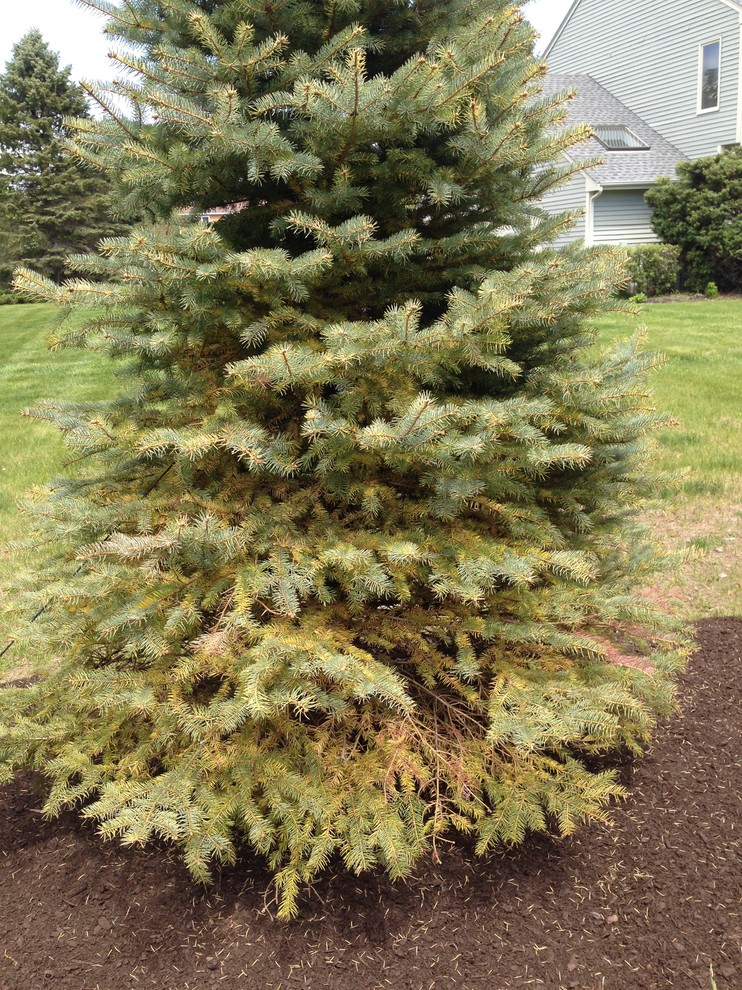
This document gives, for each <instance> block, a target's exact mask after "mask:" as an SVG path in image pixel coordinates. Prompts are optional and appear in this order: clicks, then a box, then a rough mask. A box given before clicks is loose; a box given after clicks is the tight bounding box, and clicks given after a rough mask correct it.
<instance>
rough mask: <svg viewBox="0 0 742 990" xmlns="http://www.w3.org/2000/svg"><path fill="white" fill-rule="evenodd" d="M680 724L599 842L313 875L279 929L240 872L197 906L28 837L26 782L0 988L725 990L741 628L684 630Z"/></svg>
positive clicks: (115, 851) (734, 963) (8, 849)
mask: <svg viewBox="0 0 742 990" xmlns="http://www.w3.org/2000/svg"><path fill="white" fill-rule="evenodd" d="M697 629H698V641H699V651H698V653H697V654H696V656H695V657H694V658H693V659H692V660H691V662H690V665H689V668H688V672H687V673H686V674H685V675H684V676H683V678H682V680H681V692H680V698H681V702H682V713H681V715H680V716H679V717H678V718H677V719H676V720H675V721H674V722H672V724H670V725H668V726H665V727H663V728H662V729H661V730H660V731H659V732H658V733H657V737H656V740H655V743H654V745H653V747H652V750H651V752H650V753H649V754H648V755H647V757H646V758H645V759H643V760H641V761H639V762H637V763H634V764H626V765H625V766H624V767H623V768H622V773H623V775H624V778H625V782H626V783H627V784H628V785H629V787H630V790H631V796H630V799H629V800H628V801H627V802H626V803H625V804H624V805H623V806H621V807H620V808H619V809H617V811H616V813H615V819H614V824H613V826H612V827H610V828H597V829H586V830H584V831H583V832H582V833H580V834H579V835H577V836H576V837H574V838H572V839H570V840H567V841H561V842H557V841H550V840H543V839H541V840H536V841H531V842H529V843H528V845H527V846H526V847H525V848H523V849H521V850H519V851H517V852H503V853H501V854H500V855H498V856H494V857H492V858H491V859H490V860H489V861H486V862H481V861H477V860H474V859H473V858H472V857H471V856H470V855H469V854H468V853H467V852H466V850H465V849H463V848H462V847H459V846H454V847H452V848H450V849H449V850H448V852H447V854H446V857H445V862H444V864H443V865H442V866H434V865H433V864H432V863H428V864H423V866H422V867H421V869H420V870H419V873H418V876H417V878H416V879H414V880H411V881H409V882H408V883H407V884H399V885H397V886H396V887H395V886H393V885H391V884H390V883H388V882H387V881H386V880H384V879H376V878H362V879H360V880H359V879H355V878H350V877H348V876H346V875H338V876H335V877H328V878H327V879H326V880H325V881H323V882H322V883H321V884H320V885H318V887H317V888H316V889H315V891H314V893H313V895H312V896H311V897H308V898H307V899H306V901H305V903H304V906H303V911H302V915H301V917H300V918H299V919H298V920H297V921H295V922H292V923H291V924H281V923H279V922H276V921H274V920H272V917H271V913H270V911H271V905H270V904H266V902H265V890H266V886H267V882H268V878H267V875H266V874H265V873H264V872H263V871H262V869H261V868H260V867H259V866H258V865H256V864H255V863H253V862H250V861H246V862H244V863H241V864H240V866H239V867H238V868H237V869H235V870H230V871H228V872H224V873H223V874H222V875H221V876H220V878H219V882H218V884H217V885H216V887H215V888H214V889H212V890H210V891H208V892H206V893H204V892H202V891H201V890H200V889H194V887H193V886H192V884H191V883H190V882H189V880H188V877H187V875H186V873H185V870H184V868H183V867H182V866H181V864H180V863H179V862H178V860H177V858H176V857H174V856H170V855H169V854H168V855H163V854H162V853H161V852H157V853H152V852H150V853H143V852H137V851H124V850H122V849H121V848H119V847H117V846H115V845H103V844H102V843H101V842H100V841H99V840H98V839H96V837H95V835H94V833H93V831H92V829H91V828H89V827H87V826H82V825H80V824H79V822H78V821H77V819H76V818H75V817H74V816H72V815H70V816H67V817H66V818H64V819H63V820H62V821H61V823H46V822H44V821H43V819H42V818H41V816H40V815H39V813H38V805H39V801H40V797H39V792H38V790H37V788H38V781H36V780H34V779H33V778H30V777H26V778H24V779H22V780H21V781H18V782H16V783H15V784H14V785H12V786H9V787H6V788H5V789H4V790H2V791H0V858H1V862H0V869H1V870H2V873H1V874H0V988H2V990H16V988H18V990H20V988H23V990H28V988H33V990H37V988H43V987H46V986H49V987H51V986H54V988H55V990H96V988H97V990H122V988H123V990H127V988H134V987H136V988H152V987H154V988H158V990H190V988H194V990H195V988H198V990H211V988H217V987H222V988H226V990H232V988H235V990H239V988H246V990H294V988H301V987H310V988H312V990H326V988H327V990H335V988H337V990H382V988H387V987H390V988H395V990H396V988H407V990H445V988H452V987H456V988H461V990H468V988H470V990H474V988H476V990H506V988H523V987H542V988H546V990H561V988H570V990H571V988H579V990H660V988H663V990H664V988H668V990H670V988H672V990H693V988H695V987H702V988H705V990H710V986H711V983H710V979H709V966H710V964H712V963H713V965H714V969H715V973H716V980H717V985H718V990H740V988H742V921H741V920H740V911H739V903H738V900H737V899H738V897H739V893H740V889H741V887H742V884H741V882H740V881H741V879H742V877H741V871H740V863H741V860H740V852H741V849H740V829H741V827H742V825H741V823H742V815H741V814H740V812H741V811H742V807H741V806H740V795H741V794H742V755H741V747H740V741H741V737H742V731H741V727H740V720H739V701H740V685H741V684H742V619H709V620H705V621H703V622H701V623H699V625H698V627H697Z"/></svg>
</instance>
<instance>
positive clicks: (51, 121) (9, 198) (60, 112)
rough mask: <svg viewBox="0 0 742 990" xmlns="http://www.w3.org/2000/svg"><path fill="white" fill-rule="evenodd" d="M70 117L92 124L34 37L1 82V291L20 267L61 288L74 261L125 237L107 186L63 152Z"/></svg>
mask: <svg viewBox="0 0 742 990" xmlns="http://www.w3.org/2000/svg"><path fill="white" fill-rule="evenodd" d="M66 117H89V111H88V105H87V101H86V99H85V96H84V94H83V92H82V90H81V89H80V87H79V86H76V85H75V84H74V83H73V82H72V80H71V79H70V69H69V67H66V68H60V65H59V58H58V56H57V55H56V54H55V53H54V52H52V51H51V50H50V49H49V47H48V46H47V44H46V43H45V42H44V40H43V38H42V37H41V34H40V33H39V32H38V31H30V32H29V33H28V34H27V35H26V36H25V37H24V38H22V39H21V40H20V41H19V42H18V44H16V45H15V46H14V48H13V55H12V57H11V59H10V60H9V62H8V63H7V65H6V67H5V72H4V74H2V75H0V283H5V284H6V285H7V284H8V283H9V282H10V280H11V278H12V274H13V269H14V268H15V267H16V266H17V265H18V264H32V265H33V266H34V268H35V269H36V270H37V271H39V272H41V273H42V274H44V275H46V276H48V277H49V278H52V279H53V280H54V281H60V280H61V278H62V277H63V275H64V272H65V265H66V259H67V256H68V255H69V254H70V253H72V252H80V251H92V250H94V249H95V248H96V247H97V244H98V242H99V241H100V240H101V239H102V238H103V237H106V236H110V235H111V234H114V233H120V232H121V229H122V228H121V227H120V225H119V226H117V225H115V224H114V222H113V221H112V218H111V200H110V196H109V190H110V185H109V183H108V182H107V181H105V180H104V179H103V178H102V177H101V176H100V175H99V174H96V173H95V172H94V171H93V170H92V169H91V168H90V167H89V166H87V165H84V164H82V163H81V162H80V161H76V160H75V159H74V158H72V157H71V156H70V155H69V153H68V152H67V151H66V149H65V144H64V141H65V126H64V121H65V118H66Z"/></svg>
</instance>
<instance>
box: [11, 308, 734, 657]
mask: <svg viewBox="0 0 742 990" xmlns="http://www.w3.org/2000/svg"><path fill="white" fill-rule="evenodd" d="M54 320H55V310H54V308H53V307H52V306H4V307H0V369H2V378H3V388H2V391H1V392H0V544H2V543H5V542H7V541H8V540H12V539H18V538H20V537H22V535H23V533H24V529H25V525H26V524H25V521H24V519H23V517H22V516H21V515H20V514H19V513H18V510H17V507H16V503H17V500H18V499H19V498H20V497H21V496H22V494H23V493H24V492H25V491H27V490H28V489H29V488H30V487H31V486H32V485H34V484H38V483H43V482H44V481H47V480H49V479H50V478H51V477H53V476H54V475H55V474H56V473H58V472H59V471H60V470H61V469H62V468H63V465H64V462H65V451H64V447H63V445H62V443H61V440H60V438H59V436H58V434H57V433H56V432H55V431H54V430H53V429H52V428H51V427H49V426H46V425H45V424H43V423H37V422H35V421H33V420H29V419H23V418H22V416H21V410H22V409H24V408H25V407H26V406H29V405H32V404H33V403H34V402H35V401H37V400H38V399H40V398H45V397H48V398H68V399H95V398H99V397H102V396H105V395H106V394H109V393H110V392H111V390H112V388H113V374H112V369H111V366H110V365H109V364H108V363H107V362H106V361H105V359H103V358H101V357H100V356H98V355H96V354H94V353H92V352H85V351H56V352H54V353H50V352H49V351H47V349H46V346H45V338H46V335H47V333H48V332H49V330H50V329H51V327H52V326H53V324H54ZM641 325H645V326H646V328H647V334H648V346H649V347H650V348H652V349H653V350H657V351H660V352H662V353H663V354H665V355H666V356H667V358H668V363H667V365H666V366H665V367H664V368H662V369H661V370H660V371H659V372H658V373H657V374H656V375H655V379H654V389H655V395H656V399H657V405H658V406H659V408H661V409H663V410H665V411H667V412H669V413H671V414H672V415H673V416H674V417H675V418H676V419H677V420H678V421H679V423H680V426H679V427H678V428H677V429H675V430H672V431H667V432H665V433H663V435H662V437H661V450H662V460H663V466H664V467H666V468H672V469H678V468H679V469H683V470H687V471H688V472H689V473H688V474H687V476H685V477H684V478H683V479H682V480H681V481H680V482H679V483H678V492H679V495H680V499H679V500H678V501H676V503H675V504H674V505H673V506H672V507H671V508H665V509H656V510H654V512H653V515H652V521H653V524H654V525H656V526H657V527H658V528H659V529H660V530H661V531H662V532H664V533H665V534H666V536H667V540H668V542H670V543H674V544H677V545H679V544H682V543H688V542H690V543H694V544H695V545H696V546H698V547H699V548H701V549H703V550H705V551H707V555H706V557H705V559H704V560H703V561H701V562H700V563H699V564H697V565H695V568H690V569H688V571H687V572H686V573H684V574H683V576H682V580H681V583H680V585H675V586H673V587H672V588H670V591H671V593H672V594H674V595H675V596H676V597H678V598H679V599H680V601H681V602H682V603H683V607H684V608H690V609H691V614H695V615H699V614H700V615H704V614H729V613H735V614H740V613H742V506H741V505H740V497H739V496H740V492H742V450H741V449H740V437H741V436H742V402H740V397H739V396H740V383H741V382H742V301H739V300H726V299H716V300H709V301H704V302H678V303H668V304H653V305H646V306H642V307H641V312H640V314H639V315H638V316H626V315H623V314H621V315H617V316H614V317H606V318H605V319H603V321H602V322H601V324H600V339H601V341H602V342H603V343H609V342H610V341H611V340H613V339H617V338H620V337H623V336H626V335H628V334H632V333H634V332H635V331H636V329H637V327H638V326H641ZM31 564H32V562H31ZM17 566H18V561H17V560H16V561H13V560H12V559H11V558H10V557H9V556H8V555H7V554H6V555H0V599H2V597H3V589H4V588H7V585H8V578H9V576H10V573H11V571H12V569H13V568H14V567H17ZM666 590H667V589H666ZM2 645H4V643H3V644H0V649H2Z"/></svg>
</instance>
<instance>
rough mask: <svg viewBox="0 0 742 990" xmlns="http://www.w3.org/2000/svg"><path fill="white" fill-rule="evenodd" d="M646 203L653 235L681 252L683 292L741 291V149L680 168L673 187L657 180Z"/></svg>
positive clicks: (686, 164) (662, 180) (672, 182)
mask: <svg viewBox="0 0 742 990" xmlns="http://www.w3.org/2000/svg"><path fill="white" fill-rule="evenodd" d="M646 199H647V202H648V203H649V205H650V206H651V207H652V209H653V211H654V215H653V218H652V226H653V228H654V230H655V231H656V233H657V234H658V235H659V236H660V237H661V238H662V240H663V241H666V242H667V243H668V244H676V245H677V246H678V247H679V248H680V252H681V254H680V261H681V284H682V285H683V287H684V288H685V289H688V290H690V291H692V292H703V291H704V289H705V287H706V285H707V284H708V283H709V282H710V281H713V282H716V284H717V285H718V287H719V288H720V289H721V290H722V291H730V292H734V291H737V292H738V291H741V290H742V149H739V148H731V149H729V150H728V151H725V152H723V154H721V155H716V156H715V157H713V158H699V159H698V160H697V161H694V162H681V164H680V165H678V178H677V181H675V182H674V181H671V180H670V179H660V181H659V182H658V183H657V185H656V186H655V187H654V189H650V190H649V192H648V193H647V196H646Z"/></svg>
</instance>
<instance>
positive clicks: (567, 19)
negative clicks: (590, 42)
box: [541, 0, 726, 60]
mask: <svg viewBox="0 0 742 990" xmlns="http://www.w3.org/2000/svg"><path fill="white" fill-rule="evenodd" d="M724 2H725V3H726V0H724ZM579 5H580V0H573V3H572V6H571V7H570V8H569V10H568V11H567V13H566V14H565V15H564V20H563V21H562V23H561V24H560V25H559V27H558V28H557V29H556V32H555V33H554V37H553V38H552V39H551V41H550V42H549V44H548V45H547V46H546V48H545V49H544V53H543V55H542V56H541V57H542V58H543V59H544V60H546V59H548V57H549V55H550V54H551V49H552V48H553V47H554V45H555V44H556V43H557V41H558V40H559V37H560V35H561V33H562V31H564V29H565V28H566V26H567V25H568V24H569V22H570V21H571V19H572V14H574V12H575V11H576V10H577V8H578V7H579Z"/></svg>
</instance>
